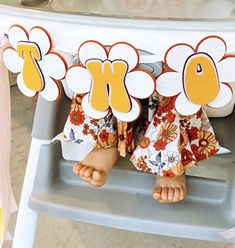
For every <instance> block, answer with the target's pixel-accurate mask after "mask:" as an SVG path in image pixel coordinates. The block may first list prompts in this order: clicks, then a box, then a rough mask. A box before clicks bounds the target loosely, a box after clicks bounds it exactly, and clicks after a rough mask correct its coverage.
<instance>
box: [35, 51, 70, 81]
mask: <svg viewBox="0 0 235 248" xmlns="http://www.w3.org/2000/svg"><path fill="white" fill-rule="evenodd" d="M38 63H39V66H40V68H41V70H42V71H43V73H46V74H47V75H48V76H50V77H52V78H54V79H57V80H61V79H63V78H64V76H65V73H66V65H65V63H64V61H63V60H62V59H61V58H60V56H58V55H57V54H55V53H49V54H47V55H46V56H44V57H43V59H42V60H41V61H38Z"/></svg>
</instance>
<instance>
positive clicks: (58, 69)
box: [3, 25, 67, 101]
mask: <svg viewBox="0 0 235 248" xmlns="http://www.w3.org/2000/svg"><path fill="white" fill-rule="evenodd" d="M8 37H9V42H10V44H11V47H8V48H6V49H5V51H4V53H3V61H4V63H5V65H6V67H7V68H8V69H9V70H10V71H11V72H13V73H19V75H18V76H17V85H18V87H19V89H20V91H21V92H22V93H23V94H24V95H26V96H28V97H32V96H35V95H36V94H37V93H38V92H39V94H40V95H41V96H42V97H43V98H45V99H46V100H48V101H54V100H56V99H57V98H58V97H59V95H60V91H61V90H60V84H59V83H58V82H57V80H61V79H63V78H64V76H65V73H66V70H67V65H66V62H65V61H64V59H63V58H62V57H61V56H60V55H59V54H57V53H55V52H52V51H51V48H52V42H51V39H50V36H49V34H48V32H47V31H46V30H44V29H43V28H42V27H38V26H37V27H33V28H32V29H31V30H30V32H29V33H27V31H26V30H25V29H24V28H23V27H21V26H19V25H13V26H12V27H11V28H10V29H9V33H8Z"/></svg>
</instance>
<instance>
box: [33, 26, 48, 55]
mask: <svg viewBox="0 0 235 248" xmlns="http://www.w3.org/2000/svg"><path fill="white" fill-rule="evenodd" d="M29 41H32V42H35V43H36V44H37V45H38V46H39V48H40V51H41V54H42V57H43V56H44V55H46V54H47V53H48V51H49V50H50V49H51V40H50V38H49V36H48V34H47V33H46V31H44V30H43V29H42V28H38V27H35V28H32V29H31V31H30V33H29Z"/></svg>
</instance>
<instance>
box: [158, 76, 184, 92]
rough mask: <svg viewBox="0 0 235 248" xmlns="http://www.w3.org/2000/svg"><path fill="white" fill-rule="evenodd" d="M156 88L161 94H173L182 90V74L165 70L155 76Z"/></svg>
mask: <svg viewBox="0 0 235 248" xmlns="http://www.w3.org/2000/svg"><path fill="white" fill-rule="evenodd" d="M156 90H157V92H158V93H159V94H160V95H162V96H175V95H177V94H178V93H180V92H181V91H182V90H183V82H182V74H181V73H178V72H166V73H163V74H161V75H160V76H159V77H158V78H157V82H156Z"/></svg>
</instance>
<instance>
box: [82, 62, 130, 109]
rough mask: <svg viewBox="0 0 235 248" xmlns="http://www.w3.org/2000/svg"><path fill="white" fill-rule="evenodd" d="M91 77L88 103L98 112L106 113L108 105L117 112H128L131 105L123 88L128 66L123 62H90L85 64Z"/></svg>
mask: <svg viewBox="0 0 235 248" xmlns="http://www.w3.org/2000/svg"><path fill="white" fill-rule="evenodd" d="M86 67H87V70H88V71H89V72H90V74H91V77H92V88H91V92H90V103H91V105H92V107H93V108H94V109H96V110H98V111H106V110H107V109H108V107H109V99H110V104H111V106H112V108H113V109H115V110H116V111H119V112H129V111H130V109H131V103H130V100H129V96H128V94H127V90H126V88H125V76H126V73H127V69H128V66H127V64H126V62H124V61H121V60H120V61H119V60H116V61H113V62H111V61H109V60H106V61H104V62H102V61H100V60H90V61H88V62H87V63H86Z"/></svg>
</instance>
